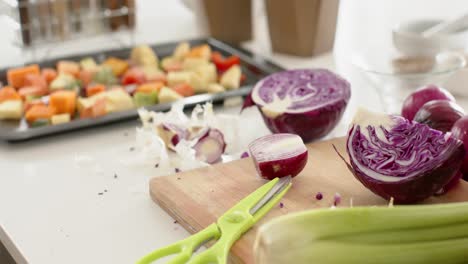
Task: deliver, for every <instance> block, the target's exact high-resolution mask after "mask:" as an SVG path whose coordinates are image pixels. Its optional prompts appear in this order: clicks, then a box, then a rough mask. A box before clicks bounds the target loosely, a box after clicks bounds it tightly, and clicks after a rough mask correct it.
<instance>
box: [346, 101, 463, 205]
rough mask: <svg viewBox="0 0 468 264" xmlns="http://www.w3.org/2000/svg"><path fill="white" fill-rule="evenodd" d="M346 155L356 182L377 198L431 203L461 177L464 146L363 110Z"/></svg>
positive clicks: (428, 130) (414, 125)
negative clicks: (428, 200)
mask: <svg viewBox="0 0 468 264" xmlns="http://www.w3.org/2000/svg"><path fill="white" fill-rule="evenodd" d="M346 149H347V152H348V155H349V159H350V163H351V164H350V166H349V167H350V169H351V170H352V172H353V173H354V175H355V177H356V178H357V179H358V180H359V181H360V182H361V183H362V184H364V186H366V187H367V188H368V189H370V190H371V191H373V192H374V193H376V194H378V195H380V196H381V197H383V198H385V199H390V198H391V197H393V198H394V201H395V202H397V203H412V202H416V201H420V200H423V199H426V198H428V197H429V196H431V195H433V194H435V193H436V192H437V191H439V190H440V189H441V188H442V187H444V186H445V185H446V184H447V183H448V182H449V181H450V180H451V179H452V178H453V177H454V176H455V174H456V173H457V171H458V170H459V168H460V165H461V162H462V160H463V158H464V155H465V150H464V148H463V143H462V142H461V141H460V140H458V139H456V138H454V137H453V136H451V134H450V133H447V134H444V133H443V132H441V131H438V130H435V129H431V128H430V127H428V126H427V125H424V124H419V123H416V122H411V121H409V120H407V119H404V118H402V117H399V116H391V115H386V114H377V113H371V112H369V111H366V110H363V109H360V110H358V113H357V114H356V116H355V118H354V121H353V123H352V125H351V128H350V130H349V132H348V138H347V142H346Z"/></svg>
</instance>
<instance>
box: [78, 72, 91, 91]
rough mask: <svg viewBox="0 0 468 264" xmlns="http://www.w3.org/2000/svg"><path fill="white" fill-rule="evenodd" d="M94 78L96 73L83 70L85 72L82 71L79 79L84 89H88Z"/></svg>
mask: <svg viewBox="0 0 468 264" xmlns="http://www.w3.org/2000/svg"><path fill="white" fill-rule="evenodd" d="M93 76H94V72H92V71H87V70H83V71H80V74H79V76H78V79H79V80H80V81H81V84H82V85H83V87H87V86H88V85H89V84H90V83H91V81H92V80H93Z"/></svg>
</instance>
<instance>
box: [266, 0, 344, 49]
mask: <svg viewBox="0 0 468 264" xmlns="http://www.w3.org/2000/svg"><path fill="white" fill-rule="evenodd" d="M265 5H266V10H267V17H268V27H269V31H270V39H271V45H272V49H273V51H275V52H280V53H286V54H291V55H297V56H312V55H318V54H321V53H324V52H327V51H330V50H332V49H333V43H334V41H335V31H336V22H337V17H338V6H339V0H289V1H284V0H265Z"/></svg>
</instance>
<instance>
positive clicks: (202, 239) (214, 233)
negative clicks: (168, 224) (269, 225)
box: [137, 176, 292, 264]
mask: <svg viewBox="0 0 468 264" xmlns="http://www.w3.org/2000/svg"><path fill="white" fill-rule="evenodd" d="M291 180H292V178H291V177H290V176H287V177H284V178H281V179H278V178H276V179H273V180H271V181H270V182H268V183H266V184H265V185H263V186H262V187H260V188H259V189H257V190H256V191H255V192H253V193H251V194H250V195H249V196H247V197H245V198H244V199H242V201H240V202H239V203H238V204H236V205H235V206H234V207H232V208H231V209H230V210H229V211H227V212H226V213H225V214H224V215H222V216H221V217H220V218H218V220H217V221H216V223H213V224H211V225H209V226H208V227H206V228H205V229H203V230H201V231H200V232H198V233H196V234H194V235H192V236H190V237H188V238H186V239H184V240H181V241H179V242H176V243H174V244H172V245H169V246H167V247H164V248H160V249H158V250H155V251H153V252H151V253H150V254H148V255H147V256H145V257H143V258H142V259H140V260H139V261H137V264H149V263H152V262H154V261H156V260H158V259H161V258H163V257H166V256H170V255H175V256H174V258H172V259H171V260H169V261H168V262H167V263H170V264H182V263H190V264H208V263H210V264H211V263H217V264H226V263H227V257H228V254H229V250H230V249H231V246H232V245H233V244H234V242H236V241H237V239H239V238H240V237H241V235H242V234H244V233H245V232H246V231H247V230H249V229H250V228H251V227H252V226H253V225H254V224H255V223H257V222H258V220H260V219H261V218H262V217H263V216H264V215H265V214H266V213H267V212H268V211H270V209H271V208H273V206H274V205H276V204H277V203H278V202H279V200H280V199H281V198H282V197H283V196H284V194H285V193H286V192H287V191H288V190H289V188H290V187H291V185H292V183H291ZM211 240H217V242H216V243H215V244H214V245H213V246H211V247H210V248H208V249H207V250H205V251H204V252H202V253H200V254H198V255H196V256H193V257H192V255H193V253H194V252H195V251H196V250H197V249H198V248H200V247H201V246H203V245H204V244H205V243H207V242H209V241H211Z"/></svg>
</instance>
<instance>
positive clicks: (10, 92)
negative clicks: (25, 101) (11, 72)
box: [0, 86, 21, 103]
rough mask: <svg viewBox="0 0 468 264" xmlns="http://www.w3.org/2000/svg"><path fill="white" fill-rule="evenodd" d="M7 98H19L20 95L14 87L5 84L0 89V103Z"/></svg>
mask: <svg viewBox="0 0 468 264" xmlns="http://www.w3.org/2000/svg"><path fill="white" fill-rule="evenodd" d="M8 100H21V96H20V95H19V93H18V92H17V91H16V89H15V88H12V87H10V86H5V87H3V88H2V89H0V103H3V102H5V101H8Z"/></svg>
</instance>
